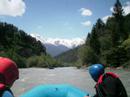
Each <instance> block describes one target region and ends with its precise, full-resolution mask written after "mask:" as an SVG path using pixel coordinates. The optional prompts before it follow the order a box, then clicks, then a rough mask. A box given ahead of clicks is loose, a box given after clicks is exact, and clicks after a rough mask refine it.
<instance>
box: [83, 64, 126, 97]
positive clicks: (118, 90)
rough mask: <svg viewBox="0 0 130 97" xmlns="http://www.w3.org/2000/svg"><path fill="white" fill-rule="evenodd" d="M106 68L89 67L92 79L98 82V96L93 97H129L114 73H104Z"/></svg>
mask: <svg viewBox="0 0 130 97" xmlns="http://www.w3.org/2000/svg"><path fill="white" fill-rule="evenodd" d="M104 68H105V67H104V66H103V65H102V64H93V65H92V66H90V67H89V73H90V75H91V77H92V79H93V80H94V81H95V82H97V83H96V85H95V89H96V94H95V95H94V96H93V97H128V96H127V93H126V90H125V88H124V86H123V84H122V82H121V80H120V79H119V77H118V76H117V75H116V74H114V73H112V72H107V73H104V71H105V70H104ZM85 97H89V96H85Z"/></svg>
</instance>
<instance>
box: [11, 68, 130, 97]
mask: <svg viewBox="0 0 130 97" xmlns="http://www.w3.org/2000/svg"><path fill="white" fill-rule="evenodd" d="M107 71H112V72H115V73H116V74H118V75H119V76H120V78H121V80H122V82H123V84H124V86H125V88H126V90H127V93H128V95H129V97H130V71H128V70H123V69H115V70H107ZM44 84H70V85H73V86H75V87H77V88H79V89H81V90H83V91H85V92H89V93H90V94H92V95H93V94H94V93H95V90H94V88H93V87H94V85H95V82H94V81H93V80H92V79H91V77H90V75H89V73H88V70H87V69H77V68H75V67H65V68H55V69H43V68H28V69H20V78H19V79H18V80H17V81H16V82H15V83H14V85H13V87H12V91H13V93H14V95H15V96H16V97H18V96H19V95H21V94H22V93H24V92H26V91H28V90H30V89H32V88H33V87H35V86H37V85H44Z"/></svg>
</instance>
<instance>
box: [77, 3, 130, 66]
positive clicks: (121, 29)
mask: <svg viewBox="0 0 130 97" xmlns="http://www.w3.org/2000/svg"><path fill="white" fill-rule="evenodd" d="M81 49H82V50H80V51H81V52H80V57H81V60H82V64H84V65H85V64H86V65H90V64H94V63H102V64H106V65H107V66H113V67H118V66H124V67H127V66H128V65H130V14H128V15H124V11H123V8H122V5H121V3H120V1H119V0H117V1H116V3H115V4H114V7H113V13H112V16H111V17H109V18H108V20H107V22H106V23H104V22H103V21H102V20H101V19H98V20H97V22H96V24H95V25H94V26H93V28H92V31H91V33H89V34H88V36H87V38H86V42H85V45H84V46H83V47H82V48H81Z"/></svg>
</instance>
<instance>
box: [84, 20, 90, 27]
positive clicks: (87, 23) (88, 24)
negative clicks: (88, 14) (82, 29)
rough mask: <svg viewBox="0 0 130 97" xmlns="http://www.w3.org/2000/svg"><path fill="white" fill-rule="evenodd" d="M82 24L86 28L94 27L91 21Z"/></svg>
mask: <svg viewBox="0 0 130 97" xmlns="http://www.w3.org/2000/svg"><path fill="white" fill-rule="evenodd" d="M81 24H82V25H84V26H86V27H89V26H91V25H92V23H91V21H85V22H82V23H81Z"/></svg>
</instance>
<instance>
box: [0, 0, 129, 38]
mask: <svg viewBox="0 0 130 97" xmlns="http://www.w3.org/2000/svg"><path fill="white" fill-rule="evenodd" d="M120 1H121V3H122V5H123V6H124V9H125V11H126V13H129V12H130V9H129V8H130V0H120ZM115 2H116V0H24V1H23V0H0V21H3V22H5V21H6V22H8V23H12V24H14V25H16V26H17V27H18V28H20V29H22V30H24V31H25V32H27V33H29V34H37V35H40V36H43V37H45V38H65V39H72V38H86V36H87V33H88V32H90V31H91V28H92V26H93V24H95V22H96V20H97V19H98V18H101V19H102V18H103V17H106V16H110V15H111V13H112V11H110V9H111V7H112V6H113V5H114V3H115Z"/></svg>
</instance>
